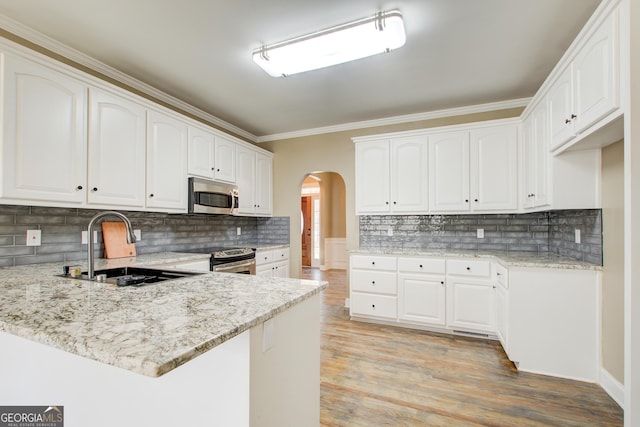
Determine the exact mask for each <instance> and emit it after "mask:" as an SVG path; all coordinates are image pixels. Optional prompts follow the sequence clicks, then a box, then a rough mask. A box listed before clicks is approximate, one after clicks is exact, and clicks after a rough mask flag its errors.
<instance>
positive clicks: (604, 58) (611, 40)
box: [574, 12, 619, 132]
mask: <svg viewBox="0 0 640 427" xmlns="http://www.w3.org/2000/svg"><path fill="white" fill-rule="evenodd" d="M617 18H618V15H617V12H614V13H612V14H611V16H609V17H608V18H607V19H606V20H605V21H604V22H603V23H602V25H601V26H600V28H599V29H598V30H597V31H596V32H595V33H594V34H593V35H592V36H591V38H590V39H589V41H588V42H587V44H586V45H585V46H584V47H583V48H582V49H581V50H580V53H578V55H577V56H576V59H575V61H574V72H575V97H576V99H575V115H576V116H577V117H576V118H575V120H574V126H575V130H576V132H582V131H583V130H584V129H586V128H587V127H589V126H591V125H592V124H593V123H595V122H596V121H598V120H600V119H601V118H603V117H604V116H606V115H607V114H609V113H610V112H612V111H613V110H615V109H616V108H617V107H618V104H619V101H618V90H617V87H618V81H617V77H616V76H617V74H618V71H617V70H618V66H617V55H616V49H617V36H616V34H617V32H618V30H617V27H618V25H617V22H618V19H617Z"/></svg>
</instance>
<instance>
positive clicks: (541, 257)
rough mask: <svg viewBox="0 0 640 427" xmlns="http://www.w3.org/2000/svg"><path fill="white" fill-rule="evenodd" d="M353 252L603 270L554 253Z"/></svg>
mask: <svg viewBox="0 0 640 427" xmlns="http://www.w3.org/2000/svg"><path fill="white" fill-rule="evenodd" d="M351 253H352V254H362V255H397V256H427V257H430V256H432V257H446V258H478V259H483V258H484V259H488V260H493V261H497V262H499V263H500V264H502V265H503V266H505V267H507V268H511V267H531V268H563V269H573V270H595V271H599V270H602V266H601V265H594V264H589V263H587V262H584V261H578V260H575V259H572V258H568V257H564V256H561V255H556V254H553V253H548V252H545V253H542V254H539V253H533V252H503V251H485V252H478V251H437V250H435V251H428V250H426V251H423V250H418V249H404V250H403V249H356V250H353V251H351Z"/></svg>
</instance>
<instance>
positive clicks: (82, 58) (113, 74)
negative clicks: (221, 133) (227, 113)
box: [0, 14, 257, 142]
mask: <svg viewBox="0 0 640 427" xmlns="http://www.w3.org/2000/svg"><path fill="white" fill-rule="evenodd" d="M0 28H2V29H4V30H6V31H7V32H9V33H11V34H14V35H16V36H18V37H20V38H22V39H24V40H26V41H28V42H31V43H33V44H36V45H38V46H40V47H42V48H44V49H46V50H49V51H51V52H53V53H55V54H57V55H61V56H62V57H64V58H67V59H69V60H71V61H73V62H75V63H77V64H79V65H81V66H84V67H87V68H89V69H91V70H93V71H96V72H98V73H100V74H102V75H104V76H106V77H109V78H111V79H114V80H116V81H118V82H120V83H122V84H125V85H127V86H129V87H131V88H133V89H136V90H138V91H140V92H142V93H144V94H146V95H148V96H150V97H153V98H155V99H157V100H158V101H161V102H164V103H166V104H168V105H171V106H173V107H175V108H177V109H180V110H181V111H184V112H185V113H188V114H191V115H193V116H195V117H198V118H200V119H202V120H204V121H206V122H208V123H211V124H213V125H215V126H218V127H220V128H221V129H222V130H226V131H229V132H231V133H234V134H235V135H237V136H240V137H242V138H245V139H247V140H249V141H251V142H257V137H256V136H255V135H254V134H252V133H250V132H247V131H246V130H244V129H241V128H239V127H237V126H235V125H233V124H231V123H228V122H226V121H224V120H222V119H219V118H218V117H215V116H213V115H211V114H209V113H207V112H205V111H202V110H200V109H199V108H196V107H194V106H192V105H190V104H188V103H186V102H184V101H182V100H180V99H178V98H176V97H174V96H171V95H169V94H167V93H165V92H162V91H160V90H158V89H156V88H155V87H153V86H151V85H148V84H146V83H144V82H142V81H140V80H138V79H135V78H133V77H131V76H129V75H128V74H125V73H123V72H121V71H119V70H117V69H115V68H113V67H110V66H108V65H107V64H105V63H103V62H101V61H98V60H97V59H94V58H92V57H90V56H88V55H85V54H84V53H82V52H80V51H78V50H76V49H73V48H72V47H70V46H67V45H65V44H62V43H60V42H58V41H57V40H54V39H52V38H51V37H48V36H46V35H44V34H42V33H40V32H38V31H36V30H34V29H33V28H30V27H28V26H26V25H24V24H21V23H19V22H17V21H15V20H13V19H11V18H9V17H8V16H6V15H3V14H0Z"/></svg>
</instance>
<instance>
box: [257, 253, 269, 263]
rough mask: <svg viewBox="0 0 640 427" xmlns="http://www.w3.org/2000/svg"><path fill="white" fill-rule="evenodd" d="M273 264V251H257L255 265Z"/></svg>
mask: <svg viewBox="0 0 640 427" xmlns="http://www.w3.org/2000/svg"><path fill="white" fill-rule="evenodd" d="M270 262H273V251H257V252H256V265H262V264H268V263H270Z"/></svg>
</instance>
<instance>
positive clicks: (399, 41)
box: [253, 10, 406, 77]
mask: <svg viewBox="0 0 640 427" xmlns="http://www.w3.org/2000/svg"><path fill="white" fill-rule="evenodd" d="M405 40H406V39H405V34H404V25H403V22H402V14H401V13H400V12H399V11H397V10H392V11H388V12H379V13H377V14H376V15H374V16H371V17H369V18H364V19H360V20H357V21H352V22H349V23H346V24H343V25H338V26H336V27H332V28H328V29H326V30H323V31H318V32H316V33H312V34H307V35H305V36H301V37H296V38H294V39H291V40H287V41H283V42H280V43H275V44H273V45H269V46H263V47H261V48H260V49H257V50H255V51H254V52H253V60H254V62H255V63H256V64H258V65H259V66H260V67H262V68H263V69H264V70H265V71H266V72H267V73H269V74H270V75H271V76H273V77H281V76H288V75H291V74H296V73H302V72H304V71H310V70H315V69H318V68H323V67H329V66H331V65H336V64H341V63H343V62H348V61H354V60H356V59H360V58H365V57H367V56H371V55H376V54H378V53H383V52H389V51H390V50H393V49H397V48H399V47H401V46H402V45H404V43H405Z"/></svg>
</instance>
